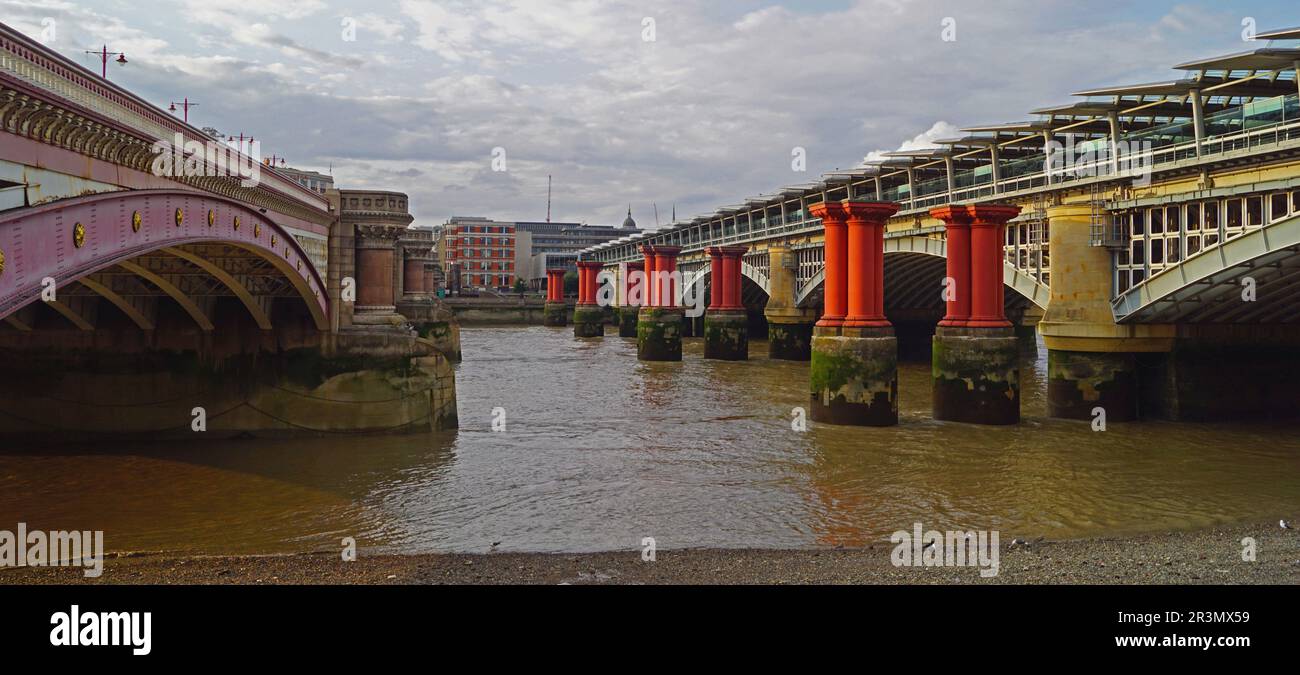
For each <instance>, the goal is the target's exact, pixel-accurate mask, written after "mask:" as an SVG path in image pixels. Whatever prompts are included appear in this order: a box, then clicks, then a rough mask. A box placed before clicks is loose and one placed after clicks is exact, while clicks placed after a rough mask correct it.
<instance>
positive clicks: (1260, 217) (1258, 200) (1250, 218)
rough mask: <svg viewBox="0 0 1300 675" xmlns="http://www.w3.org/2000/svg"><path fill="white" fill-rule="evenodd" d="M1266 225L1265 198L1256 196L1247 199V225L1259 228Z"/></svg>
mask: <svg viewBox="0 0 1300 675" xmlns="http://www.w3.org/2000/svg"><path fill="white" fill-rule="evenodd" d="M1263 224H1264V196H1263V195H1256V196H1254V197H1247V198H1246V225H1247V226H1249V227H1259V226H1261V225H1263Z"/></svg>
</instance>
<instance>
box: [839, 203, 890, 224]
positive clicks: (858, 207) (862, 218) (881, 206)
mask: <svg viewBox="0 0 1300 675" xmlns="http://www.w3.org/2000/svg"><path fill="white" fill-rule="evenodd" d="M840 206H841V207H842V208H843V209H844V214H845V217H846V218H847V219H848V221H849V222H867V223H876V224H883V223H884V222H885V221H887V220H889V219H890V218H891V217H892V216H893V215H894V214H895V213H898V210H899V209H900V208H902V207H901V206H900V205H898V204H895V203H894V202H860V201H854V200H852V199H845V200H844V201H842V202H840Z"/></svg>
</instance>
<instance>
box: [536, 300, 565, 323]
mask: <svg viewBox="0 0 1300 675" xmlns="http://www.w3.org/2000/svg"><path fill="white" fill-rule="evenodd" d="M568 324H569V308H568V306H567V305H565V304H564V303H563V302H548V303H546V304H545V305H543V307H542V325H543V326H567V325H568Z"/></svg>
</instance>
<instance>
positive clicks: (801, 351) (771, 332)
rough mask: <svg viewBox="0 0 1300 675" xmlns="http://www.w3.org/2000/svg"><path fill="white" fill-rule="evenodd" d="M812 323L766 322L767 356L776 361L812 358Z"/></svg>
mask: <svg viewBox="0 0 1300 675" xmlns="http://www.w3.org/2000/svg"><path fill="white" fill-rule="evenodd" d="M812 334H813V325H812V323H778V322H776V321H773V320H771V318H769V319H768V322H767V356H768V358H771V359H777V360H778V361H807V360H809V359H811V358H812Z"/></svg>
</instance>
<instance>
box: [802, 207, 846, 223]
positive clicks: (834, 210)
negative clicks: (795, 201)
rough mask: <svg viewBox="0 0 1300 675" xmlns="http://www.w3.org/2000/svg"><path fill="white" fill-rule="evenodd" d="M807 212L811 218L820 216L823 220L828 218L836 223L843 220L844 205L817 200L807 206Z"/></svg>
mask: <svg viewBox="0 0 1300 675" xmlns="http://www.w3.org/2000/svg"><path fill="white" fill-rule="evenodd" d="M808 213H811V214H812V217H813V218H821V219H822V220H823V221H826V220H829V221H832V222H836V223H842V222H844V217H845V215H846V214H845V212H844V205H843V204H837V203H835V202H817V203H816V204H812V205H810V206H809V207H808Z"/></svg>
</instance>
